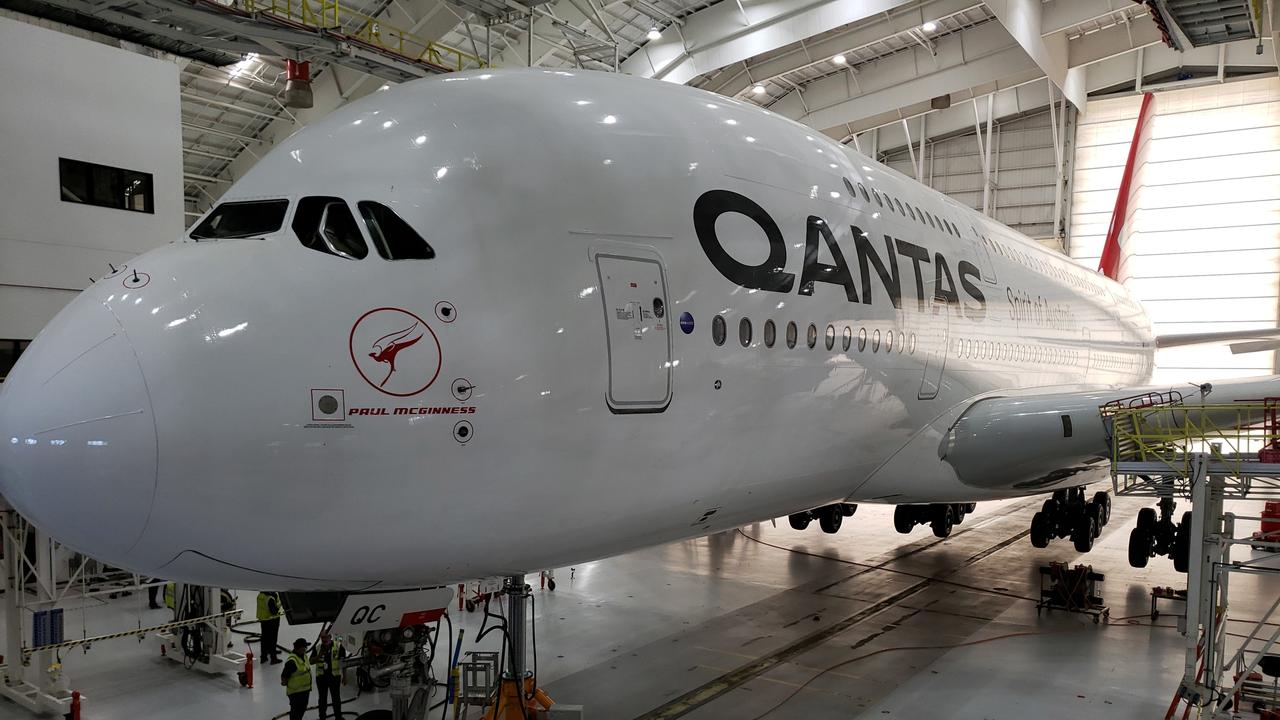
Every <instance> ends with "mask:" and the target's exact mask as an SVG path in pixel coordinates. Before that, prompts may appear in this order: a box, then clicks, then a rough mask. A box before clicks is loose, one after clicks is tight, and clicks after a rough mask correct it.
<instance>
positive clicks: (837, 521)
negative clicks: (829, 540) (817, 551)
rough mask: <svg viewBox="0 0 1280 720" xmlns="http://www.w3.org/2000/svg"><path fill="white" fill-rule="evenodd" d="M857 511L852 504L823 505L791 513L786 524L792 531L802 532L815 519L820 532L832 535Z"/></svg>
mask: <svg viewBox="0 0 1280 720" xmlns="http://www.w3.org/2000/svg"><path fill="white" fill-rule="evenodd" d="M857 511H858V506H857V505H856V504H854V503H836V504H834V505H824V506H822V507H820V508H815V509H813V510H805V511H804V512H798V513H793V514H791V515H788V516H787V522H789V523H790V524H791V527H792V529H795V530H804V529H805V528H807V527H809V523H810V522H812V521H813V520H814V519H815V518H816V519H817V520H818V527H820V528H822V532H824V533H827V534H829V535H834V534H835V533H837V532H839V531H840V526H841V525H842V524H843V523H844V519H845V518H847V517H850V516H852V515H853V514H854V513H855V512H857Z"/></svg>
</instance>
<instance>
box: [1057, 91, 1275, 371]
mask: <svg viewBox="0 0 1280 720" xmlns="http://www.w3.org/2000/svg"><path fill="white" fill-rule="evenodd" d="M1278 96H1280V80H1277V79H1276V78H1274V77H1272V78H1267V79H1260V80H1245V81H1240V82H1230V83H1225V84H1214V85H1210V86H1206V87H1198V88H1187V89H1182V90H1170V91H1165V92H1161V93H1159V94H1158V95H1157V97H1156V101H1155V106H1154V107H1155V115H1154V117H1153V119H1152V129H1151V132H1152V138H1151V141H1150V146H1149V147H1148V149H1147V162H1146V164H1145V166H1143V167H1142V168H1140V169H1139V171H1138V172H1136V173H1135V177H1134V182H1135V183H1138V184H1139V189H1138V191H1137V192H1136V193H1135V196H1134V203H1135V204H1136V207H1131V208H1130V211H1131V213H1132V218H1133V220H1132V223H1133V234H1132V235H1131V236H1130V239H1129V242H1128V243H1127V245H1126V247H1125V252H1126V254H1129V255H1130V258H1129V260H1128V263H1129V264H1128V273H1129V280H1128V285H1129V286H1130V287H1131V288H1133V289H1134V291H1135V293H1136V294H1137V296H1138V298H1139V299H1141V300H1142V301H1143V304H1144V305H1145V306H1146V308H1147V312H1148V313H1149V314H1150V316H1151V320H1152V322H1153V323H1154V324H1155V329H1156V333H1157V334H1173V333H1191V332H1213V331H1219V330H1232V329H1249V328H1258V327H1273V326H1275V325H1276V324H1277V320H1278V308H1280V282H1278V278H1280V101H1277V100H1276V98H1277V97H1278ZM1141 102H1142V98H1141V96H1139V95H1133V96H1128V97H1122V98H1113V99H1103V100H1091V101H1090V102H1089V105H1088V108H1087V112H1086V113H1085V116H1084V117H1083V118H1082V119H1081V121H1080V123H1079V127H1078V129H1077V135H1076V157H1075V170H1074V177H1073V195H1074V197H1073V202H1072V214H1071V232H1070V235H1069V237H1070V247H1069V248H1068V252H1069V253H1070V255H1071V257H1073V258H1075V259H1077V260H1078V261H1080V262H1081V263H1082V264H1084V265H1086V266H1088V267H1091V268H1096V267H1097V265H1098V258H1099V256H1100V255H1101V253H1102V243H1103V241H1104V240H1105V237H1106V232H1107V225H1108V223H1109V222H1110V219H1111V210H1112V208H1113V207H1114V205H1115V198H1116V191H1117V189H1118V187H1119V184H1120V176H1121V174H1122V172H1123V169H1124V164H1125V157H1126V154H1127V152H1128V149H1129V144H1130V140H1131V139H1132V137H1133V128H1134V125H1135V123H1136V122H1137V117H1138V110H1139V106H1140V105H1141ZM1275 362H1276V359H1275V353H1273V352H1256V353H1248V354H1241V355H1232V354H1231V351H1230V349H1229V348H1228V347H1226V346H1218V345H1208V346H1200V347H1187V348H1171V349H1167V350H1161V351H1159V352H1158V353H1157V354H1156V373H1155V378H1156V381H1157V382H1162V383H1163V382H1169V383H1182V382H1192V381H1194V382H1199V381H1201V380H1204V379H1206V378H1210V377H1217V378H1227V377H1238V376H1249V375H1261V374H1268V373H1272V372H1274V368H1275V367H1276V365H1275Z"/></svg>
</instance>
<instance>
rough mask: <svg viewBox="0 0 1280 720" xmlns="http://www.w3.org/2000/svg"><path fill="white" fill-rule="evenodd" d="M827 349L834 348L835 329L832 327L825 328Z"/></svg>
mask: <svg viewBox="0 0 1280 720" xmlns="http://www.w3.org/2000/svg"><path fill="white" fill-rule="evenodd" d="M826 340H827V349H828V350H830V349H832V348H834V347H835V346H836V328H835V326H834V325H828V326H827V337H826Z"/></svg>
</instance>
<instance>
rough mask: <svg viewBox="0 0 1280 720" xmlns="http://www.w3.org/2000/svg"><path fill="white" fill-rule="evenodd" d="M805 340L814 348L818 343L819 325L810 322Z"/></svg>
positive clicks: (810, 347)
mask: <svg viewBox="0 0 1280 720" xmlns="http://www.w3.org/2000/svg"><path fill="white" fill-rule="evenodd" d="M805 342H807V343H809V349H810V350H812V349H813V347H814V346H815V345H817V344H818V326H817V325H814V324H813V323H809V330H808V332H806V333H805Z"/></svg>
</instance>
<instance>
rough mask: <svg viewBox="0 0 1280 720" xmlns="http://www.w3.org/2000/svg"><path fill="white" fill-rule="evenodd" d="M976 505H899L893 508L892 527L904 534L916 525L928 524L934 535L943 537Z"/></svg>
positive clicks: (976, 505) (975, 507)
mask: <svg viewBox="0 0 1280 720" xmlns="http://www.w3.org/2000/svg"><path fill="white" fill-rule="evenodd" d="M977 507H978V504H977V503H933V504H932V505H899V506H897V507H896V508H894V509H893V529H894V530H897V531H898V532H900V533H902V534H903V535H906V534H908V533H910V532H911V530H912V529H913V528H915V526H916V525H928V526H929V527H930V528H932V529H933V534H934V535H935V536H937V537H940V538H945V537H948V536H950V535H951V529H952V528H953V527H955V526H956V525H959V524H960V523H962V522H964V517H965V515H968V514H969V513H971V512H973V511H974V510H975V509H977Z"/></svg>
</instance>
